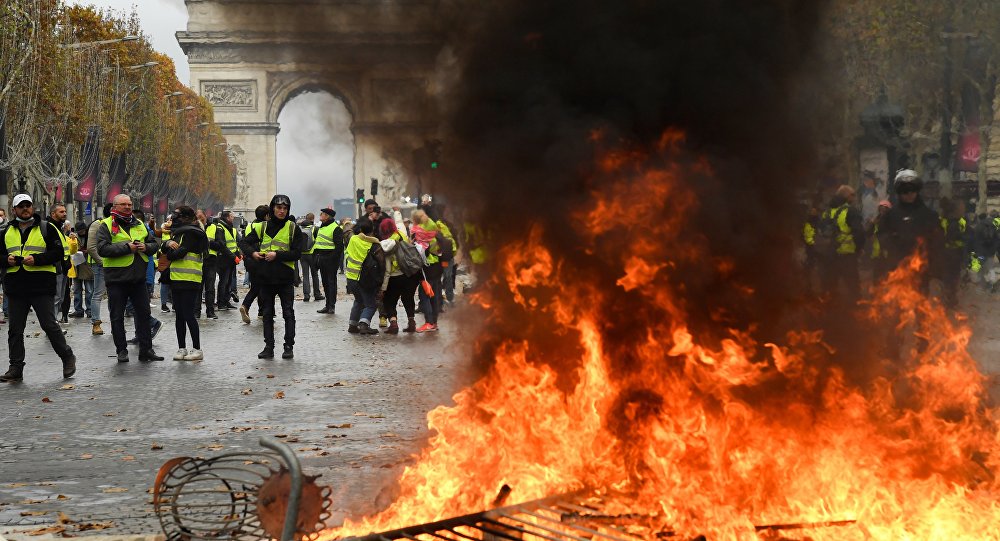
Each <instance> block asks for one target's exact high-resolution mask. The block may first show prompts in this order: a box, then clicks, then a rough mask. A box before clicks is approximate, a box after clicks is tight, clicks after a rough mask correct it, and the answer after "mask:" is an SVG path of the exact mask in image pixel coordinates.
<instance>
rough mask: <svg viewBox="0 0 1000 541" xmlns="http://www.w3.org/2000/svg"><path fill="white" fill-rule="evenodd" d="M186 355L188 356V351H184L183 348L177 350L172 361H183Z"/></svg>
mask: <svg viewBox="0 0 1000 541" xmlns="http://www.w3.org/2000/svg"><path fill="white" fill-rule="evenodd" d="M187 354H188V350H186V349H184V348H181V349H178V350H177V353H174V360H175V361H183V360H184V358H185V357H187Z"/></svg>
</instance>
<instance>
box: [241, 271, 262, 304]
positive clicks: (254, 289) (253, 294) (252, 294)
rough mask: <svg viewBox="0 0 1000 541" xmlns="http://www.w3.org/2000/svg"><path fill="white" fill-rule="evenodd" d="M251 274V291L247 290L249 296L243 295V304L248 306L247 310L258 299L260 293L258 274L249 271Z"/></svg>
mask: <svg viewBox="0 0 1000 541" xmlns="http://www.w3.org/2000/svg"><path fill="white" fill-rule="evenodd" d="M247 273H249V274H250V291H247V296H246V297H243V306H246V307H247V310H249V309H250V307H251V306H253V301H255V300H257V296H258V295H260V285H258V284H257V276H256V273H255V272H253V271H249V270H248V271H247Z"/></svg>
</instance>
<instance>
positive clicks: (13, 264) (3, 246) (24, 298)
mask: <svg viewBox="0 0 1000 541" xmlns="http://www.w3.org/2000/svg"><path fill="white" fill-rule="evenodd" d="M13 204H14V216H15V218H16V219H15V221H13V222H11V224H10V225H9V226H8V227H7V228H6V229H5V230H4V236H3V242H0V266H2V267H3V268H4V269H5V271H6V272H5V273H4V278H3V280H4V289H5V290H6V291H7V295H8V298H9V305H10V306H9V311H10V326H9V327H8V328H7V346H8V350H9V353H10V368H9V369H8V370H7V372H6V373H5V374H3V375H2V376H0V381H21V379H22V378H23V374H24V355H25V353H24V328H25V325H26V323H27V320H28V310H29V309H34V311H35V316H36V317H37V318H38V325H39V326H40V327H41V328H42V330H43V331H45V335H46V336H48V337H49V342H50V343H51V344H52V349H53V350H55V352H56V354H57V355H59V358H60V359H62V365H63V377H65V378H68V377H72V376H73V374H74V373H76V357H75V356H74V355H73V350H72V349H71V348H70V347H69V345H68V344H67V343H66V337H65V336H63V333H62V329H61V328H59V323H58V322H56V316H55V291H56V272H57V270H56V264H57V263H59V262H60V261H62V260H63V257H64V253H63V246H62V240H61V237H60V235H59V231H58V230H57V229H56V228H55V226H54V225H52V224H51V223H49V222H47V221H44V220H42V217H41V215H39V214H36V213H35V209H34V206H33V203H32V201H31V197H30V196H29V195H27V194H18V195H16V196H14V201H13Z"/></svg>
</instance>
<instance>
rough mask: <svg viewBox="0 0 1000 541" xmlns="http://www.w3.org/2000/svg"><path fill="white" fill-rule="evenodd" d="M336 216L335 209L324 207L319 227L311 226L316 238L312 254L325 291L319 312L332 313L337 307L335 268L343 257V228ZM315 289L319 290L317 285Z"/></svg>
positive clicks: (320, 214)
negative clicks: (323, 301) (324, 301)
mask: <svg viewBox="0 0 1000 541" xmlns="http://www.w3.org/2000/svg"><path fill="white" fill-rule="evenodd" d="M336 217H337V213H336V211H334V210H333V209H331V208H325V209H323V210H321V211H319V219H320V224H319V227H315V228H313V237H315V238H316V244H315V245H314V246H313V254H314V255H315V258H316V266H317V267H319V275H320V276H321V277H322V279H323V291H324V292H325V293H326V304H325V305H324V306H323V308H321V309H319V310H317V312H319V313H320V314H332V313H334V311H335V310H336V308H337V268H338V267H339V266H340V262H341V261H342V260H343V259H344V229H343V228H342V227H340V224H339V223H337V220H336ZM316 291H317V293H318V292H319V287H318V286H317V287H316ZM316 298H317V300H318V299H319V298H320V297H319V295H317V296H316Z"/></svg>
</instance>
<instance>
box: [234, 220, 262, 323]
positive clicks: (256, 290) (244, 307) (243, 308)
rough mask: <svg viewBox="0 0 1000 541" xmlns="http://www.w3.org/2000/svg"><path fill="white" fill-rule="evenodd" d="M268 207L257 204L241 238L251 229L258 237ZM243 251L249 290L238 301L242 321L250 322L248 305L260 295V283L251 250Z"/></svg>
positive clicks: (257, 265)
mask: <svg viewBox="0 0 1000 541" xmlns="http://www.w3.org/2000/svg"><path fill="white" fill-rule="evenodd" d="M268 212H269V209H268V207H267V205H257V208H256V209H255V210H254V221H252V222H250V223H249V224H247V227H246V229H245V230H244V231H243V238H246V237H247V235H249V234H250V232H251V231H256V232H257V238H260V235H261V231H260V228H261V227H263V224H264V223H265V222H266V221H267V213H268ZM240 251H241V252H243V266H244V267H245V268H246V270H247V278H248V279H249V280H250V290H249V291H247V294H246V296H245V297H243V302H242V303H240V317H241V318H243V323H245V324H247V325H249V324H250V307H251V306H253V301H255V300H257V296H258V295H260V283H259V282H258V280H257V268H258V267H259V266H260V265H259V264H258V263H257V261H256V260H255V259H254V258H253V257H251V255H252V254H253V252H246V251H243V250H242V247H241V250H240Z"/></svg>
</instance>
